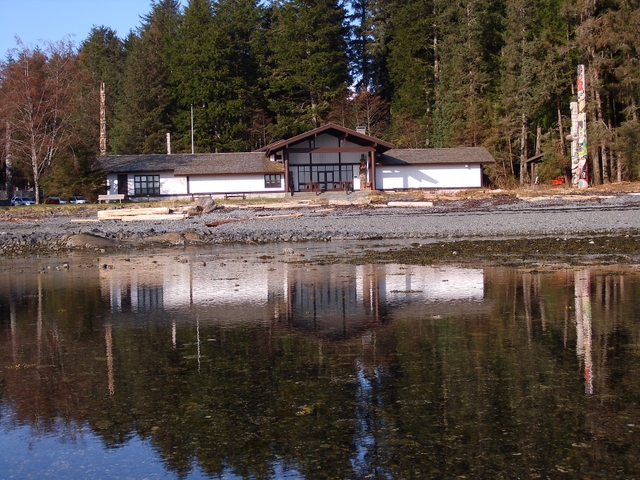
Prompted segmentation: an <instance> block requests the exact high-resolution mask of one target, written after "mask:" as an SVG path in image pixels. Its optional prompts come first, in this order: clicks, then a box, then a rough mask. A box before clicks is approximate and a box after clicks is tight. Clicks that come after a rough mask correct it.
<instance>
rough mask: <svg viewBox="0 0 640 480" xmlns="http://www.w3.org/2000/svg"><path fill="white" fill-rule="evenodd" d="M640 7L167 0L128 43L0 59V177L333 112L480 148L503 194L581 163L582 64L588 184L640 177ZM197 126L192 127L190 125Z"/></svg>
mask: <svg viewBox="0 0 640 480" xmlns="http://www.w3.org/2000/svg"><path fill="white" fill-rule="evenodd" d="M639 7H640V1H639V0H456V1H451V0H402V1H400V0H271V1H258V0H190V1H189V2H188V4H187V5H186V6H185V7H181V5H180V3H179V1H178V0H154V1H152V2H151V4H150V11H149V13H148V14H146V15H145V16H143V17H142V18H141V23H140V25H139V26H138V27H137V28H136V29H135V30H133V31H131V32H130V33H129V34H128V35H127V36H126V38H119V37H118V36H117V34H116V33H115V32H114V31H113V30H112V29H111V28H109V27H108V26H97V27H94V28H93V29H92V31H91V32H90V34H89V35H88V37H87V38H86V39H84V40H83V41H81V42H80V43H79V44H78V45H76V44H74V43H71V42H67V41H64V40H63V41H59V42H57V43H54V42H51V43H48V44H47V45H45V46H43V47H38V48H35V49H30V48H27V47H25V46H24V45H21V44H20V43H19V42H18V44H17V46H16V48H15V49H13V50H11V51H9V52H7V54H6V55H5V58H4V60H3V61H2V62H0V146H1V147H2V150H0V157H1V158H2V167H4V168H2V171H4V173H3V175H4V182H3V183H5V184H8V183H12V184H15V185H16V186H18V185H27V184H28V185H32V186H33V185H35V186H36V187H37V188H44V190H50V191H56V192H59V193H65V192H68V193H69V194H76V193H85V194H90V191H91V189H95V188H97V186H98V185H99V184H100V182H101V177H100V173H99V172H95V171H93V170H92V168H91V166H92V163H93V160H94V159H95V158H96V156H97V155H99V152H100V141H99V125H100V90H101V85H104V91H105V101H106V112H105V116H106V125H107V132H108V136H107V139H106V145H104V147H103V148H104V149H105V151H106V152H107V153H109V154H141V153H164V152H166V148H167V146H166V135H167V133H170V134H171V141H172V151H173V152H174V153H177V152H190V151H191V141H192V140H191V134H192V133H191V132H192V131H193V136H194V139H193V142H194V150H195V152H233V151H250V150H254V149H257V148H260V147H262V146H264V145H267V144H269V143H271V142H273V141H276V140H279V139H282V138H287V137H290V136H293V135H296V134H298V133H301V132H304V131H307V130H309V129H311V128H314V127H317V126H321V125H323V124H326V123H328V122H333V123H336V124H339V125H342V126H345V127H348V128H355V127H356V126H365V127H366V128H367V133H368V134H370V135H372V136H375V137H378V138H380V139H383V140H386V141H388V142H391V143H393V144H394V145H395V146H396V147H398V148H430V147H457V146H485V147H486V148H487V149H488V150H489V151H490V152H491V153H492V154H493V156H494V158H495V159H496V163H495V164H494V165H492V166H490V167H489V168H488V169H487V170H486V172H485V173H486V174H487V175H488V177H489V178H490V179H491V182H492V183H493V185H494V186H495V187H499V188H511V187H517V186H518V185H526V184H528V183H529V182H530V181H531V180H532V179H529V178H527V169H525V168H520V165H524V162H525V161H526V159H528V158H530V157H532V156H534V155H537V154H543V155H544V156H543V162H542V163H541V164H540V166H539V168H538V169H537V172H536V175H538V177H539V178H538V179H537V180H538V181H539V182H541V183H548V182H550V181H551V180H552V179H554V178H556V177H558V176H562V175H569V174H570V171H569V169H570V163H571V160H570V153H571V152H570V148H571V147H570V146H571V143H570V141H568V140H567V136H568V135H569V134H570V127H571V119H570V116H571V115H570V102H571V101H575V99H576V71H577V66H578V65H579V64H583V65H585V68H586V88H587V119H588V128H587V130H588V142H589V144H588V145H589V180H590V182H591V184H593V185H599V184H603V183H608V182H622V181H630V180H635V179H637V178H638V177H639V176H640V124H639V122H638V101H639V97H640V8H639ZM192 125H193V126H192Z"/></svg>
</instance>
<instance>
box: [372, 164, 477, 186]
mask: <svg viewBox="0 0 640 480" xmlns="http://www.w3.org/2000/svg"><path fill="white" fill-rule="evenodd" d="M479 187H482V166H481V165H478V164H475V165H474V164H467V165H465V164H457V165H407V166H405V165H394V166H390V167H387V166H379V167H376V189H378V190H396V189H404V188H479Z"/></svg>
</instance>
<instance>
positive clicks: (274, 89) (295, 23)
mask: <svg viewBox="0 0 640 480" xmlns="http://www.w3.org/2000/svg"><path fill="white" fill-rule="evenodd" d="M271 9H272V10H271V26H270V30H269V34H268V38H269V47H270V52H271V59H270V69H271V71H270V82H269V101H270V102H269V107H270V109H271V110H272V111H273V113H274V114H275V116H276V121H277V123H276V125H275V126H274V134H275V136H276V137H287V136H291V135H295V134H298V133H300V132H303V131H305V130H308V129H309V128H313V127H318V126H320V125H321V124H322V123H323V122H324V119H325V118H326V116H327V114H328V112H329V110H330V107H331V104H332V102H334V101H336V100H339V99H340V97H341V95H344V93H345V92H346V90H347V87H348V86H349V83H350V77H349V73H348V67H349V65H348V59H347V54H346V43H347V34H348V31H347V28H346V25H345V21H346V13H345V9H344V8H343V5H342V4H341V3H340V2H339V1H337V0H284V1H283V2H281V3H278V4H273V5H272V6H271Z"/></svg>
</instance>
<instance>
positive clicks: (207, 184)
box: [189, 173, 284, 194]
mask: <svg viewBox="0 0 640 480" xmlns="http://www.w3.org/2000/svg"><path fill="white" fill-rule="evenodd" d="M283 190H284V173H283V174H280V188H265V187H264V175H263V174H254V175H226V176H209V177H208V176H197V177H189V193H192V194H201V193H235V192H243V193H248V192H255V193H261V192H281V191H283Z"/></svg>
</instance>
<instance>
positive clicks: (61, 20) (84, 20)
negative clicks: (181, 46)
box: [0, 0, 187, 59]
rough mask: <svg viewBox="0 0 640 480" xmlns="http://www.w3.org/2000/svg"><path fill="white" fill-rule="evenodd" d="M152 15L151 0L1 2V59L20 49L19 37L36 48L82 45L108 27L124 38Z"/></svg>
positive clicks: (36, 0) (34, 0)
mask: <svg viewBox="0 0 640 480" xmlns="http://www.w3.org/2000/svg"><path fill="white" fill-rule="evenodd" d="M186 3H187V2H186V0H183V1H182V4H183V5H186ZM150 12H151V0H0V59H4V58H5V56H6V54H7V52H8V51H9V50H11V49H13V48H15V47H16V46H17V44H16V40H15V37H16V36H18V37H20V39H21V40H22V43H23V44H24V45H25V46H27V47H29V48H32V49H33V48H35V47H36V46H44V45H45V44H46V42H47V41H51V42H53V43H56V42H59V41H60V40H63V39H65V40H71V41H72V42H74V43H75V44H76V46H79V45H80V43H81V42H82V41H84V40H86V39H87V37H88V36H89V32H90V30H91V28H92V27H93V26H101V25H104V26H105V27H109V28H111V29H113V30H115V32H116V34H117V35H118V37H120V38H121V39H124V38H125V37H126V36H127V35H128V33H129V31H130V30H132V29H135V28H136V27H139V26H140V24H141V18H140V17H142V16H144V15H147V14H149V13H150Z"/></svg>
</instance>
